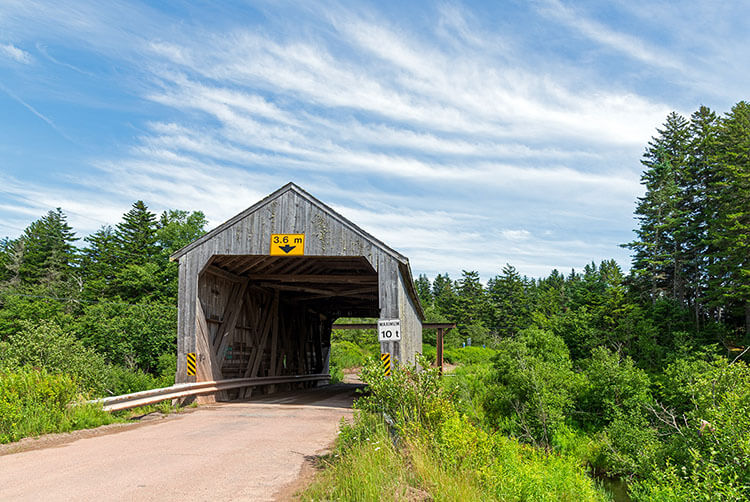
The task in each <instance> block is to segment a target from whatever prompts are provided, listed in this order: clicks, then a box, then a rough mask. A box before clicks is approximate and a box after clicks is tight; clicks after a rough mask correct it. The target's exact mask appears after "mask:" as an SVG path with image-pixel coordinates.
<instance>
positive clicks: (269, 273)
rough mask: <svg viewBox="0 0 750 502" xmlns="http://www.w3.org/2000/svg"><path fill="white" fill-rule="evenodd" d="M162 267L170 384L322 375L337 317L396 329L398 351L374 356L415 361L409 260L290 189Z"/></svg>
mask: <svg viewBox="0 0 750 502" xmlns="http://www.w3.org/2000/svg"><path fill="white" fill-rule="evenodd" d="M171 259H173V260H178V261H179V300H178V301H179V313H178V341H177V347H178V359H177V361H178V363H177V376H176V377H177V378H176V381H177V382H178V383H182V382H192V381H198V382H200V381H208V380H221V379H227V378H255V377H265V376H283V375H290V376H291V375H308V374H318V373H327V372H328V361H329V352H330V346H331V329H332V328H331V326H332V324H333V322H334V321H335V320H336V319H338V318H339V317H370V318H380V319H398V320H400V327H401V336H402V338H401V341H400V342H382V343H381V351H382V352H388V353H391V355H392V358H393V359H394V360H396V361H401V362H409V363H413V362H414V357H415V354H416V353H417V352H421V347H422V320H423V319H424V315H423V312H422V308H421V306H420V303H419V299H418V297H417V295H416V291H415V289H414V283H413V280H412V275H411V269H410V266H409V260H408V259H407V258H406V257H405V256H403V255H401V254H400V253H398V252H396V251H394V250H393V249H392V248H390V247H389V246H387V245H386V244H384V243H383V242H382V241H380V240H378V239H376V238H375V237H373V236H372V235H370V234H368V233H367V232H365V231H364V230H362V229H361V228H359V227H358V226H357V225H355V224H354V223H352V222H351V221H349V220H347V219H346V218H344V217H343V216H341V215H340V214H338V213H337V212H336V211H334V210H333V209H331V208H330V207H328V206H327V205H325V204H323V203H322V202H320V201H319V200H318V199H316V198H315V197H313V196H312V195H310V194H309V193H307V192H305V191H304V190H302V189H301V188H300V187H298V186H297V185H295V184H293V183H289V184H287V185H285V186H283V187H282V188H280V189H279V190H277V191H276V192H274V193H272V194H271V195H269V196H268V197H266V198H265V199H263V200H261V201H260V202H258V203H257V204H255V205H253V206H251V207H250V208H248V209H246V210H245V211H243V212H241V213H240V214H238V215H237V216H235V217H233V218H231V219H230V220H228V221H227V222H225V223H223V224H222V225H220V226H218V227H217V228H215V229H214V230H212V231H210V232H208V233H207V234H205V235H204V236H203V237H201V238H200V239H198V240H196V241H194V242H192V243H191V244H189V245H187V246H185V247H184V248H182V249H181V250H179V251H177V252H176V253H174V254H173V255H172V257H171ZM373 336H376V335H373ZM188 354H191V356H190V357H191V358H192V357H193V356H192V354H195V362H196V364H195V373H196V374H195V375H190V374H189V373H193V371H192V366H193V365H192V364H190V368H188V363H187V358H188Z"/></svg>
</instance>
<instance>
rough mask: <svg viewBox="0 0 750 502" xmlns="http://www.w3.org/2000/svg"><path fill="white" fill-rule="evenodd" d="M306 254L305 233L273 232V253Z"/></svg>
mask: <svg viewBox="0 0 750 502" xmlns="http://www.w3.org/2000/svg"><path fill="white" fill-rule="evenodd" d="M303 254H305V234H271V255H277V256H292V255H298V256H299V255H303Z"/></svg>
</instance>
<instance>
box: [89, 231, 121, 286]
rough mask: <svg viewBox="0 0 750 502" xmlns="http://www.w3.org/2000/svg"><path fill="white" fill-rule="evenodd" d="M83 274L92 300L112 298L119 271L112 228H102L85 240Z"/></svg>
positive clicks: (115, 241)
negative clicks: (86, 244) (102, 297)
mask: <svg viewBox="0 0 750 502" xmlns="http://www.w3.org/2000/svg"><path fill="white" fill-rule="evenodd" d="M84 240H85V241H86V242H87V243H88V244H89V245H88V247H87V248H85V249H84V250H83V252H82V258H81V273H82V276H83V279H84V291H85V292H86V293H87V296H89V297H91V298H92V299H96V298H99V297H101V296H105V297H106V296H111V295H112V294H113V293H114V291H113V288H114V287H115V279H116V276H117V271H118V270H119V268H120V266H119V262H118V253H117V251H118V248H117V239H116V236H115V233H114V230H113V229H112V227H111V226H109V225H108V226H106V227H102V228H100V229H99V230H97V231H96V232H94V233H93V234H91V235H89V236H88V237H86V238H85V239H84Z"/></svg>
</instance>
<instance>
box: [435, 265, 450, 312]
mask: <svg viewBox="0 0 750 502" xmlns="http://www.w3.org/2000/svg"><path fill="white" fill-rule="evenodd" d="M432 297H433V299H434V302H435V306H436V307H437V308H438V310H439V311H440V312H441V313H443V314H445V315H450V313H451V312H452V309H453V304H454V302H455V300H456V293H455V291H454V290H453V281H451V278H450V277H449V276H448V274H445V275H441V274H438V275H437V277H435V280H434V281H432Z"/></svg>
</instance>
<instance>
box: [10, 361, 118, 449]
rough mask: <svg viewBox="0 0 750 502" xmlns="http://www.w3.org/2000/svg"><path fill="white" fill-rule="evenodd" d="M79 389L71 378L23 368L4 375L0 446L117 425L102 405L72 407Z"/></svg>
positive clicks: (115, 419)
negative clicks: (79, 430) (56, 433)
mask: <svg viewBox="0 0 750 502" xmlns="http://www.w3.org/2000/svg"><path fill="white" fill-rule="evenodd" d="M77 397H78V386H77V384H76V381H75V379H74V378H73V377H71V376H69V375H61V374H50V373H48V372H47V371H45V370H38V369H33V368H21V369H19V370H15V371H8V370H3V371H0V443H10V442H13V441H18V440H19V439H21V438H24V437H29V436H38V435H40V434H47V433H50V432H68V431H71V430H76V429H85V428H90V427H98V426H99V425H105V424H109V423H113V422H115V421H117V418H115V417H113V416H112V415H111V414H109V413H107V412H105V411H103V410H102V408H101V406H100V405H94V404H81V405H78V406H69V405H70V404H71V403H73V402H74V401H75V400H76V399H77Z"/></svg>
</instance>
